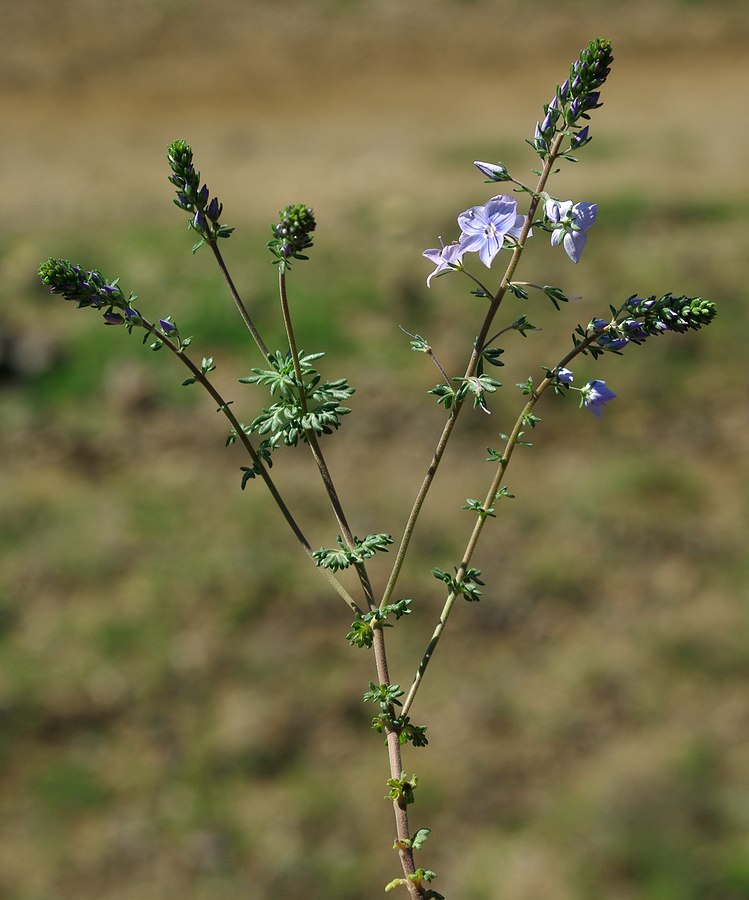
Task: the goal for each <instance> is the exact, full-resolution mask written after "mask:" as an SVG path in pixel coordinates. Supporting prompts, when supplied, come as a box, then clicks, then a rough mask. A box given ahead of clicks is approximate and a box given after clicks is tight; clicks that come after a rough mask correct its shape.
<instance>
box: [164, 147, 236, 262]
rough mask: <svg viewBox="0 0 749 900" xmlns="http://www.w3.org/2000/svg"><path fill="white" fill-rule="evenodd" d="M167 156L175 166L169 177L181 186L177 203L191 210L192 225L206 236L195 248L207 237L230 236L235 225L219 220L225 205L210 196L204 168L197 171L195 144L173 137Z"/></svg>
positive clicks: (188, 210)
mask: <svg viewBox="0 0 749 900" xmlns="http://www.w3.org/2000/svg"><path fill="white" fill-rule="evenodd" d="M167 158H168V160H169V167H170V168H171V170H172V174H171V175H170V176H169V181H171V183H172V184H173V185H174V186H175V188H176V189H177V190H176V194H177V196H176V197H175V198H174V204H175V206H178V207H179V208H180V209H183V210H184V211H185V212H187V213H190V215H191V217H192V219H191V221H190V227H191V228H193V229H194V230H195V231H197V233H198V234H199V235H200V237H201V239H202V240H201V242H200V243H198V244H196V245H195V247H194V248H193V250H197V249H198V247H200V246H201V244H202V243H204V242H206V241H214V240H216V238H226V237H229V235H230V234H231V233H232V231H233V230H234V229H233V228H228V227H227V226H226V225H221V224H220V223H219V218H220V216H221V213H222V212H223V209H224V207H223V205H222V204H221V203H220V202H219V199H218V197H211V196H210V191H209V190H208V185H206V184H204V185H202V186H201V184H200V172H196V171H195V166H194V165H193V161H192V147H191V146H190V145H189V144H188V143H187V141H172V143H171V144H170V145H169V147H168V149H167Z"/></svg>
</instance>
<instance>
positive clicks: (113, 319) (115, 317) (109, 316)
mask: <svg viewBox="0 0 749 900" xmlns="http://www.w3.org/2000/svg"><path fill="white" fill-rule="evenodd" d="M102 318H103V319H104V324H105V325H122V323H123V322H124V321H125V320H124V319H123V318H122V316H121V315H120V314H119V313H116V312H113V311H112V310H111V309H110V310H109V312H105V313H104V315H103V317H102Z"/></svg>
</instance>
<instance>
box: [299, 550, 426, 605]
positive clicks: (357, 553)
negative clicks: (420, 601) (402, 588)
mask: <svg viewBox="0 0 749 900" xmlns="http://www.w3.org/2000/svg"><path fill="white" fill-rule="evenodd" d="M336 543H337V544H338V546H337V547H333V548H332V549H331V548H326V547H321V548H320V549H319V550H315V551H314V552H313V554H312V556H313V557H314V559H315V564H316V565H318V566H320V568H322V569H332V571H333V572H337V571H338V570H339V569H348V567H349V566H352V565H356V564H357V563H361V562H364V560H365V559H370V558H371V557H373V556H374V555H375V553H377V552H380V553H387V552H388V551H387V548H388V545H389V544H392V543H393V539H392V537H391V536H390V535H389V534H368V535H367V536H366V537H365V538H363V539H362V540H359V538H358V537H356V536H354V546H353V547H349V546H348V545H347V544H346V543H345V542H344V540H343V538H342V537H341V536H340V535H338V536H337V537H336ZM401 602H402V601H401ZM409 612H410V610H409ZM401 615H403V613H401Z"/></svg>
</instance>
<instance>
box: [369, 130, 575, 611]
mask: <svg viewBox="0 0 749 900" xmlns="http://www.w3.org/2000/svg"><path fill="white" fill-rule="evenodd" d="M563 137H564V136H563V135H561V134H559V135H557V136H556V138H555V139H554V142H553V143H552V146H551V148H550V150H549V156H548V158H547V160H546V163H545V165H544V168H543V171H542V172H541V175H540V176H539V179H538V184H537V185H536V190H535V191H534V192H533V194H532V196H531V202H530V204H529V207H528V217H527V220H526V222H525V225H524V227H523V230H522V231H521V233H520V235H519V237H518V239H517V244H516V246H515V249H514V250H513V251H512V256H511V257H510V261H509V263H508V264H507V269H506V270H505V274H504V275H503V276H502V280H501V282H500V285H499V288H498V289H497V292H496V294H494V296H493V297H492V300H491V303H490V304H489V309H488V310H487V312H486V315H485V317H484V322H483V324H482V326H481V330H480V331H479V334H478V337H477V338H476V341H475V342H474V345H473V351H472V352H471V357H470V359H469V361H468V365H467V366H466V371H465V375H464V376H463V377H464V378H471V377H473V375H474V374H475V372H476V367H477V365H478V362H479V359H480V357H481V352H482V350H483V349H484V347H485V342H486V337H487V335H488V334H489V329H490V328H491V325H492V322H493V321H494V317H495V316H496V314H497V311H498V310H499V307H500V305H501V303H502V300H503V299H504V296H505V294H506V293H507V287H508V285H509V284H510V282H511V281H512V276H513V275H514V274H515V269H516V268H517V266H518V263H519V262H520V257H521V256H522V253H523V249H524V247H525V241H526V238H527V237H528V232H529V231H530V229H531V223H532V221H533V217H534V215H535V214H536V210H537V209H538V204H539V201H540V199H541V197H540V194H541V191H543V190H544V188H545V187H546V182H547V181H548V180H549V176H550V175H551V172H552V168H553V165H554V162H555V161H556V158H557V155H558V154H559V148H560V147H561V145H562V141H563ZM474 280H475V279H474ZM462 408H463V401H462V400H461V401H458V402H456V403H455V404H454V405H453V407H452V408H451V409H450V414H449V415H448V418H447V422H445V426H444V428H443V429H442V434H441V435H440V437H439V439H438V441H437V446H436V448H435V450H434V454H433V455H432V459H431V462H430V463H429V468H428V469H427V472H426V475H425V476H424V480H423V481H422V483H421V487H420V488H419V492H418V494H417V495H416V499H415V501H414V504H413V506H412V508H411V512H410V513H409V516H408V521H407V522H406V527H405V529H404V531H403V537H402V538H401V542H400V545H399V547H398V550H397V552H396V555H395V561H394V563H393V568H392V571H391V573H390V578H389V579H388V583H387V586H386V587H385V592H384V593H383V595H382V600H381V601H380V606H385V605H386V604H387V603H389V602H390V598H391V597H392V595H393V591H394V590H395V585H396V583H397V581H398V577H399V576H400V572H401V569H402V567H403V563H404V561H405V558H406V554H407V552H408V547H409V545H410V543H411V538H412V536H413V532H414V529H415V527H416V522H417V520H418V518H419V513H420V512H421V508H422V506H423V505H424V501H425V500H426V497H427V494H428V493H429V489H430V488H431V486H432V482H433V481H434V477H435V475H436V474H437V469H438V468H439V464H440V462H441V461H442V457H443V455H444V452H445V448H446V447H447V443H448V441H449V440H450V435H451V434H452V430H453V427H454V426H455V422H456V421H457V419H458V416H459V415H460V411H461V409H462Z"/></svg>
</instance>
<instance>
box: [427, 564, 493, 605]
mask: <svg viewBox="0 0 749 900" xmlns="http://www.w3.org/2000/svg"><path fill="white" fill-rule="evenodd" d="M454 568H455V567H454ZM432 575H434V577H435V578H436V579H437V580H438V581H444V582H445V584H446V585H447V586H448V588H449V589H450V593H451V594H456V595H457V594H462V595H463V596H464V597H465V598H466V600H468V602H469V603H478V601H479V600H480V599H481V591H480V590H479V588H478V586H479V585H481V586H482V587H483V585H484V582H483V581H482V580H481V578H480V577H479V576H480V575H481V569H474V568H468V569H466V570H465V574H464V575H463V577H462V578H460V579H459V578H458V569H457V568H455V575H450V573H449V572H444V571H443V570H442V569H438V568H437V567H436V566H435V567H434V568H433V569H432Z"/></svg>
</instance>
